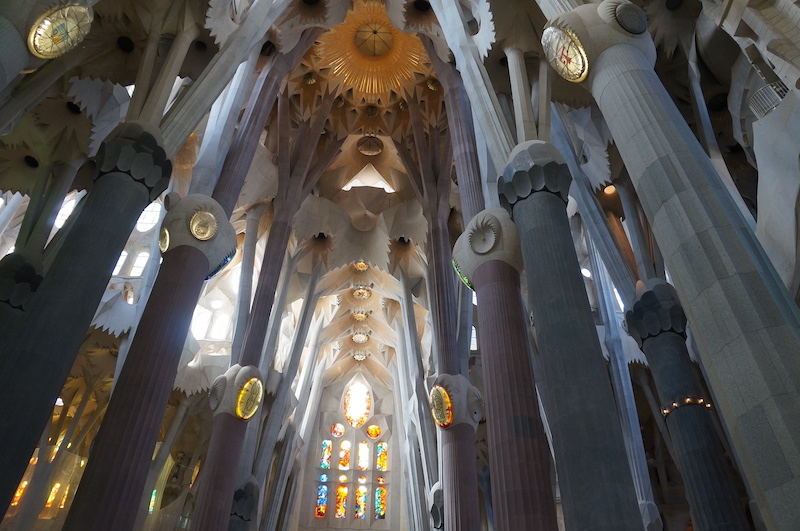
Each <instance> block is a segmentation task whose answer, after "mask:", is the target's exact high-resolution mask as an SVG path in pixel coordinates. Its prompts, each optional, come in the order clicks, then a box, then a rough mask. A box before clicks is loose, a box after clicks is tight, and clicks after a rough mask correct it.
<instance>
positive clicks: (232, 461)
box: [192, 413, 247, 531]
mask: <svg viewBox="0 0 800 531" xmlns="http://www.w3.org/2000/svg"><path fill="white" fill-rule="evenodd" d="M246 430H247V421H244V420H242V419H240V418H238V417H235V416H233V415H230V414H228V413H220V414H218V415H215V416H214V421H213V422H212V425H211V433H212V435H211V441H210V442H209V444H208V452H207V453H206V459H205V464H204V465H203V470H202V474H203V477H202V478H201V479H202V481H201V483H200V492H199V493H198V494H197V502H196V503H195V511H194V516H193V517H192V531H220V530H222V529H227V528H228V519H229V518H230V514H231V505H232V503H233V498H232V497H231V493H232V492H233V490H234V488H235V486H236V468H237V467H238V465H239V459H240V458H241V456H242V445H241V444H229V439H228V438H230V439H233V440H234V441H241V440H243V439H244V435H245V431H246ZM215 434H225V436H216V437H215V436H214V435H215Z"/></svg>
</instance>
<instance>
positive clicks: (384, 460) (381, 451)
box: [375, 442, 389, 472]
mask: <svg viewBox="0 0 800 531" xmlns="http://www.w3.org/2000/svg"><path fill="white" fill-rule="evenodd" d="M375 448H376V454H377V457H376V461H375V468H376V469H378V470H379V471H380V472H386V471H387V470H389V445H388V444H386V443H385V442H379V443H378V444H377V446H376V447H375Z"/></svg>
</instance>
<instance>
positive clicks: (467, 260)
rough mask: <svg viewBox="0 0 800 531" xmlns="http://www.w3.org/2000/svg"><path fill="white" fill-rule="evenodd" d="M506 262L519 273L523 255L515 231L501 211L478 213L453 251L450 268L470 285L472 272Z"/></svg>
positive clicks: (505, 212)
mask: <svg viewBox="0 0 800 531" xmlns="http://www.w3.org/2000/svg"><path fill="white" fill-rule="evenodd" d="M492 261H500V262H505V263H507V264H508V265H510V266H511V267H513V268H514V269H516V270H517V271H522V252H521V251H520V247H519V237H518V236H517V228H516V227H515V226H514V222H513V221H511V216H509V214H508V212H507V211H506V210H505V209H503V208H489V209H486V210H483V211H481V212H478V214H477V215H475V217H474V218H472V220H471V221H470V222H469V224H468V225H467V228H466V230H465V231H464V232H463V234H461V236H459V238H458V240H457V241H456V245H455V247H454V248H453V264H454V265H455V266H456V268H457V269H458V271H459V272H460V273H461V275H462V277H463V278H464V279H466V280H467V281H469V284H468V285H472V279H473V278H475V271H476V270H477V269H478V268H479V267H480V266H481V265H483V264H485V263H486V262H492Z"/></svg>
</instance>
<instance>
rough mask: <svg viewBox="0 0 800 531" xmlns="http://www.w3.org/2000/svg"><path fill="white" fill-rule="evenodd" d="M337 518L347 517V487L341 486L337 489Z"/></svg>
mask: <svg viewBox="0 0 800 531" xmlns="http://www.w3.org/2000/svg"><path fill="white" fill-rule="evenodd" d="M334 516H335V517H336V518H344V517H345V516H347V487H345V486H344V485H339V486H338V487H336V514H335V515H334Z"/></svg>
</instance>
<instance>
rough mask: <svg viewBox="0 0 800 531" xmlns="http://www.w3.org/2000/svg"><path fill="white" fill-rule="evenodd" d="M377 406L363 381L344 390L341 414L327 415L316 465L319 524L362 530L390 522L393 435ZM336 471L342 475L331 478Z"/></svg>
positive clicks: (316, 514) (352, 381)
mask: <svg viewBox="0 0 800 531" xmlns="http://www.w3.org/2000/svg"><path fill="white" fill-rule="evenodd" d="M374 404H375V400H374V398H373V395H372V391H371V389H370V387H369V384H367V382H366V381H365V380H364V378H363V377H361V376H360V375H358V376H356V377H354V378H353V379H352V380H351V381H350V383H349V384H348V385H347V386H346V387H345V388H344V392H343V393H342V396H341V400H340V407H339V411H338V412H336V413H335V414H323V419H324V420H323V422H324V421H325V420H327V422H324V425H323V427H322V431H321V433H320V435H321V441H320V446H319V454H318V455H319V461H318V462H317V463H316V466H317V470H316V474H317V475H318V477H319V482H317V483H316V486H315V487H314V488H315V489H316V497H315V498H314V509H313V511H314V517H315V518H320V519H323V518H334V519H336V520H339V521H341V522H343V523H344V525H348V523H349V522H352V523H355V521H359V520H360V521H363V522H364V523H363V524H359V526H358V527H359V528H361V527H363V526H364V525H367V526H369V524H368V522H370V521H379V520H385V519H386V511H387V503H388V492H389V491H388V489H389V481H388V479H389V475H390V472H389V468H390V467H389V462H390V461H389V442H388V436H389V430H387V429H386V428H387V426H386V419H385V417H384V416H383V415H375V412H374ZM331 421H333V422H331ZM334 458H335V461H334ZM333 469H335V470H337V471H338V472H337V474H333V475H330V476H329V474H330V471H331V470H333ZM314 477H315V478H316V477H317V476H314ZM329 504H330V505H332V507H331V510H330V511H329V510H328V505H329Z"/></svg>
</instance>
